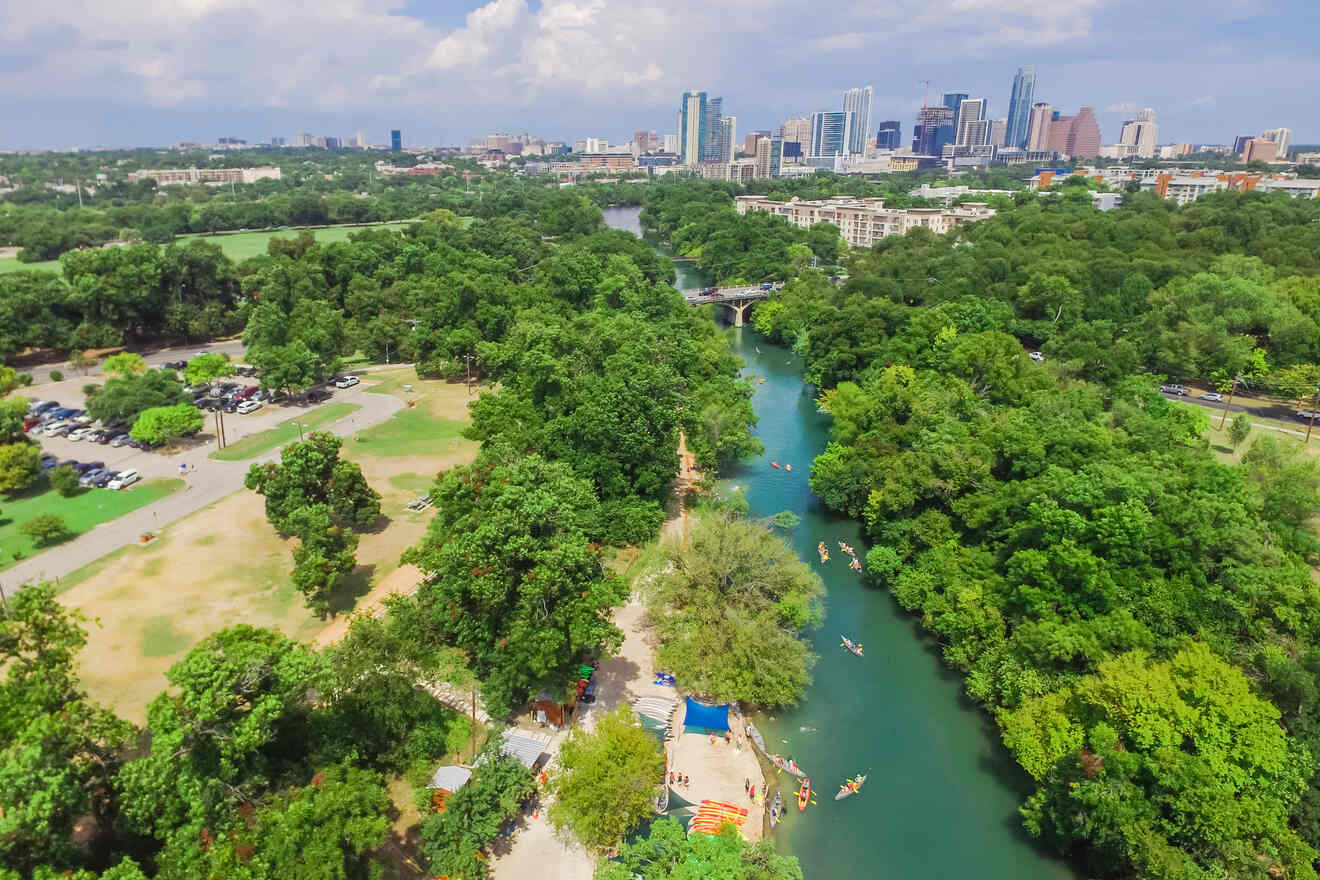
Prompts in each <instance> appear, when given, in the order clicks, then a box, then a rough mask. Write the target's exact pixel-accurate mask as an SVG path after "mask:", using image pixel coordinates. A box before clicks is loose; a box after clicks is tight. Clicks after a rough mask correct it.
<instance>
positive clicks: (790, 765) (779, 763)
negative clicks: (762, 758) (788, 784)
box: [768, 755, 807, 779]
mask: <svg viewBox="0 0 1320 880" xmlns="http://www.w3.org/2000/svg"><path fill="white" fill-rule="evenodd" d="M768 757H769V758H770V763H771V764H774V765H775V766H776V767H778V768H779V769H780V770H783V771H784V772H785V773H791V774H793V775H794V776H796V777H797V778H798V779H805V778H806V776H807V774H805V773H803V772H802V768H801V767H799V766H798V765H797V761H794V760H793V759H792V758H789V759H788V760H787V761H785V760H784V759H783V758H781V757H779V756H778V755H769V756H768Z"/></svg>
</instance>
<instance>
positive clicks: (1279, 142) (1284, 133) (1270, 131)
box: [1260, 128, 1292, 159]
mask: <svg viewBox="0 0 1320 880" xmlns="http://www.w3.org/2000/svg"><path fill="white" fill-rule="evenodd" d="M1260 136H1261V137H1263V138H1265V140H1267V141H1270V142H1271V143H1273V144H1274V145H1275V146H1276V147H1277V148H1278V158H1280V159H1287V158H1288V147H1289V146H1290V145H1291V143H1292V129H1291V128H1267V129H1265V130H1264V131H1263V132H1261V135H1260Z"/></svg>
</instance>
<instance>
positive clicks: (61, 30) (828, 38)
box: [0, 0, 1108, 112]
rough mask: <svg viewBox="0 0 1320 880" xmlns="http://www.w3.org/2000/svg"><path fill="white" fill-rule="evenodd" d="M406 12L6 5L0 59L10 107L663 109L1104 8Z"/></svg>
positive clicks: (586, 7)
mask: <svg viewBox="0 0 1320 880" xmlns="http://www.w3.org/2000/svg"><path fill="white" fill-rule="evenodd" d="M405 2H406V0H285V2H279V3H258V2H256V0H64V2H61V3H59V4H55V5H53V6H46V5H44V4H18V3H12V4H10V6H9V8H8V9H7V13H8V15H7V22H6V25H7V27H6V34H5V35H4V36H3V37H0V58H4V57H6V56H8V57H9V58H10V59H11V60H10V62H9V67H16V68H18V69H16V70H14V69H5V73H6V75H5V76H4V77H0V96H3V95H9V96H12V97H33V96H36V95H43V96H49V97H55V98H58V97H77V98H83V99H88V98H91V99H110V100H115V101H117V102H122V103H126V104H133V103H138V104H147V105H151V106H158V107H189V108H205V107H209V106H224V107H229V108H235V107H288V108H298V109H312V110H322V111H327V112H329V111H334V112H343V111H351V110H359V109H361V108H379V107H380V106H382V105H387V106H390V107H418V108H423V107H437V106H439V107H445V108H465V107H469V108H470V107H478V106H487V107H488V106H490V105H492V104H496V103H502V104H507V105H510V106H515V107H516V106H519V105H524V106H525V105H526V104H529V103H532V102H539V103H541V104H542V105H543V106H544V104H545V102H547V101H549V102H551V103H553V102H554V101H564V102H572V101H575V100H594V99H600V98H601V97H602V96H608V97H609V98H610V99H612V100H614V101H616V102H617V103H618V104H620V105H624V104H629V105H638V104H641V105H651V104H655V103H663V102H671V101H672V100H673V99H674V97H675V95H676V93H677V92H679V91H681V90H682V89H684V88H690V87H694V86H696V87H709V88H712V89H714V90H716V91H725V90H733V89H734V88H737V87H738V86H739V85H742V86H744V87H747V88H754V89H755V88H759V89H766V90H773V89H784V88H788V87H796V86H797V85H798V84H800V83H801V80H802V78H803V77H804V76H813V75H814V74H813V73H812V72H813V71H817V72H823V74H824V77H822V78H828V76H829V74H830V68H831V66H837V65H838V64H839V63H840V59H841V58H853V59H857V60H860V59H863V58H866V57H887V58H891V59H892V58H894V57H896V56H897V55H898V54H902V55H904V56H906V57H907V58H908V59H912V58H914V57H915V56H917V55H919V54H920V53H922V52H923V51H926V50H924V49H922V48H921V47H923V46H926V47H931V48H930V50H929V51H930V53H931V55H932V57H933V56H934V55H935V53H936V50H938V56H940V57H944V58H947V57H958V55H959V53H962V54H984V53H985V52H988V51H990V50H994V49H1002V48H1031V47H1040V46H1050V45H1056V44H1059V43H1064V42H1068V41H1071V40H1075V39H1077V38H1079V37H1083V36H1086V35H1087V34H1088V33H1089V32H1090V17H1089V15H1090V13H1092V12H1093V11H1094V10H1095V9H1096V8H1097V7H1099V6H1100V5H1101V4H1103V3H1105V2H1108V0H1077V2H1075V3H1074V4H1073V6H1071V7H1070V8H1069V10H1068V13H1067V14H1063V15H1061V14H1059V12H1058V6H1057V4H1056V3H1055V2H1054V0H1019V2H1018V3H1015V4H1013V5H1012V7H1011V8H1006V7H1005V5H1004V4H1002V3H1001V2H999V0H896V2H893V3H891V4H888V5H887V6H885V7H877V8H867V9H863V8H860V7H858V6H856V5H855V4H853V3H848V2H844V0H818V2H815V3H812V4H810V5H809V6H805V7H804V6H803V5H802V4H800V3H797V2H794V0H674V2H672V3H668V4H665V5H660V4H637V3H636V2H634V0H542V3H541V4H540V5H539V6H538V7H536V8H533V7H532V6H529V3H528V0H490V2H487V3H485V4H484V5H480V6H476V7H475V8H471V9H470V10H469V11H468V12H467V14H466V17H465V19H464V20H463V22H462V23H461V24H460V25H459V26H457V27H453V28H440V27H437V26H436V25H434V24H432V23H430V22H428V21H426V20H424V19H422V18H420V17H417V16H415V15H411V14H409V13H407V12H406V11H405V7H404V5H403V4H404V3H405ZM468 2H472V0H468ZM767 61H770V63H768V64H767ZM3 67H5V65H4V63H3V62H0V68H3ZM877 75H878V74H877ZM813 87H814V86H813ZM830 87H831V88H832V84H831V86H830Z"/></svg>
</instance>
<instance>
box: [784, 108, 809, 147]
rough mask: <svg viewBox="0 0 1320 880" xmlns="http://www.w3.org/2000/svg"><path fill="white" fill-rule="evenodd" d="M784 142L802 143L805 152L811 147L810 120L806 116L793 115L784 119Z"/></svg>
mask: <svg viewBox="0 0 1320 880" xmlns="http://www.w3.org/2000/svg"><path fill="white" fill-rule="evenodd" d="M784 143H796V144H801V145H802V152H804V153H806V152H807V151H808V149H809V148H810V147H811V120H810V119H809V118H807V117H806V116H794V117H793V118H792V119H788V120H785V121H784Z"/></svg>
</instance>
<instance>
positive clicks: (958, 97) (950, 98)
mask: <svg viewBox="0 0 1320 880" xmlns="http://www.w3.org/2000/svg"><path fill="white" fill-rule="evenodd" d="M970 97H971V95H970V94H968V93H967V92H945V93H944V106H945V107H948V108H949V109H950V110H952V111H953V119H951V120H950V121H949V125H951V126H953V134H952V135H951V136H950V140H954V139H956V138H957V137H958V108H959V107H961V106H962V102H963V101H966V100H967V99H968V98H970Z"/></svg>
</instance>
